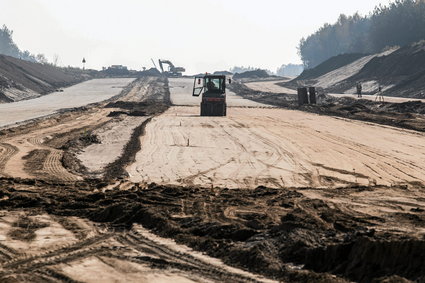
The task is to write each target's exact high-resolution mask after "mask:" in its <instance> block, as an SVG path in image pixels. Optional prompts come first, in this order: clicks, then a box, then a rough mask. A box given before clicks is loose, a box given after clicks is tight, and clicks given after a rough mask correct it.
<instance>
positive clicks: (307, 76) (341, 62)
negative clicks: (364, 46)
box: [294, 53, 366, 81]
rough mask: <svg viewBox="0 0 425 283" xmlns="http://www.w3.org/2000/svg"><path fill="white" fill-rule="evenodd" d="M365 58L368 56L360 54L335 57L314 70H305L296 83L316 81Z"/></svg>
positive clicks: (296, 79)
mask: <svg viewBox="0 0 425 283" xmlns="http://www.w3.org/2000/svg"><path fill="white" fill-rule="evenodd" d="M364 56H366V55H365V54H360V53H353V54H341V55H337V56H334V57H332V58H330V59H328V60H326V61H325V62H323V63H321V64H320V65H318V66H316V67H314V68H312V69H307V70H304V72H302V73H301V75H299V76H298V77H297V78H295V79H294V81H298V80H312V79H315V78H317V77H320V76H322V75H324V74H326V73H329V72H331V71H333V70H336V69H338V68H341V67H343V66H345V65H348V64H350V63H352V62H354V61H356V60H358V59H360V58H361V57H364Z"/></svg>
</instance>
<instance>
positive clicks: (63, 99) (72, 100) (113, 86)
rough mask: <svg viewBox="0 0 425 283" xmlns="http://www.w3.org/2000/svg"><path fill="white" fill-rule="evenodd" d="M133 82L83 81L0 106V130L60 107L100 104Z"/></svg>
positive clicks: (122, 79) (118, 79)
mask: <svg viewBox="0 0 425 283" xmlns="http://www.w3.org/2000/svg"><path fill="white" fill-rule="evenodd" d="M133 80H134V79H129V78H114V79H96V80H90V81H86V82H83V83H80V84H77V85H74V86H71V87H69V88H65V89H64V91H63V92H55V93H52V94H49V95H45V96H42V97H38V98H35V99H30V100H25V101H19V102H13V103H7V104H0V113H2V115H1V116H0V127H1V126H5V125H10V124H13V123H16V122H21V121H25V120H29V119H33V118H37V117H42V116H46V115H50V114H53V113H55V112H56V111H58V110H59V109H63V108H74V107H80V106H84V105H87V104H90V103H95V102H100V101H103V100H106V99H109V98H111V97H113V96H115V95H117V94H119V93H120V92H121V91H122V89H123V87H125V86H126V85H128V84H129V83H130V82H131V81H133Z"/></svg>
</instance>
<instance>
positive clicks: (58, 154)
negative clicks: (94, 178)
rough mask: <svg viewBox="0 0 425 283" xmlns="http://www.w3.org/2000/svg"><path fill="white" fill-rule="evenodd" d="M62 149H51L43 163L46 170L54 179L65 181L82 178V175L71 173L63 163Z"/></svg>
mask: <svg viewBox="0 0 425 283" xmlns="http://www.w3.org/2000/svg"><path fill="white" fill-rule="evenodd" d="M62 155H63V153H62V151H60V150H56V149H51V151H50V154H49V155H48V156H47V158H46V160H45V161H44V164H43V169H44V171H45V172H46V173H47V174H49V175H51V176H52V177H53V178H54V179H59V180H64V181H76V180H81V177H79V176H76V175H74V174H71V173H69V172H68V171H67V170H66V169H65V168H64V167H63V166H62V163H61V158H62Z"/></svg>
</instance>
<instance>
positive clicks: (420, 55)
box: [286, 41, 425, 98]
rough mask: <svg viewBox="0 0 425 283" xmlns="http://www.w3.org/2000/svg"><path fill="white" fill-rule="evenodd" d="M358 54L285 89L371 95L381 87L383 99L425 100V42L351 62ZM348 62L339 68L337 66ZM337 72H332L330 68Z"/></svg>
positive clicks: (329, 63)
mask: <svg viewBox="0 0 425 283" xmlns="http://www.w3.org/2000/svg"><path fill="white" fill-rule="evenodd" d="M356 56H358V54H345V55H339V56H335V57H333V58H331V59H329V60H327V61H325V62H324V63H322V64H321V65H319V66H317V67H316V68H313V69H310V70H307V71H305V72H304V73H303V74H301V75H300V76H299V77H298V78H296V79H295V80H293V81H291V82H289V83H287V84H286V86H291V87H297V86H301V85H315V86H317V87H322V88H324V89H325V90H326V91H328V92H333V93H355V92H356V88H355V86H356V84H357V83H358V82H360V83H362V86H363V89H362V90H363V92H364V93H366V94H374V93H376V92H377V91H378V87H379V86H381V87H382V90H383V92H384V95H388V96H400V97H412V98H413V97H414V98H425V41H421V42H418V43H415V44H412V45H409V46H404V47H401V48H393V49H389V50H387V51H384V52H382V53H379V54H374V55H367V56H363V57H360V58H359V59H357V60H355V61H352V62H351V63H349V62H350V60H349V59H352V58H355V57H356ZM345 61H346V62H347V64H346V65H343V66H338V65H339V64H338V63H344V62H345ZM332 66H335V67H336V68H334V69H332V68H331V67H332Z"/></svg>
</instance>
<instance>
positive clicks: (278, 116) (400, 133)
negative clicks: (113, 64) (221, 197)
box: [127, 107, 425, 188]
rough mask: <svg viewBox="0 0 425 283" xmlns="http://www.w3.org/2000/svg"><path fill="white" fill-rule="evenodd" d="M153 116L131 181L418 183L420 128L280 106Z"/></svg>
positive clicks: (423, 159)
mask: <svg viewBox="0 0 425 283" xmlns="http://www.w3.org/2000/svg"><path fill="white" fill-rule="evenodd" d="M197 113H198V108H196V107H172V108H170V109H169V110H168V111H167V112H166V113H164V114H163V115H161V116H159V117H156V118H154V119H153V120H152V121H151V123H150V124H148V125H147V127H146V134H145V136H143V137H142V138H141V144H142V145H143V146H142V149H141V151H140V152H138V153H137V155H136V161H135V162H134V164H132V165H131V166H129V167H128V168H127V171H128V173H129V175H130V178H131V180H132V181H137V182H147V183H149V182H156V183H161V184H166V183H171V184H187V185H193V184H196V185H204V186H223V187H229V188H241V187H245V188H255V187H257V186H260V185H263V186H269V187H287V186H314V187H328V186H331V187H334V186H342V185H351V184H363V185H368V184H383V185H392V184H399V183H410V182H420V183H424V182H425V174H424V169H425V168H424V166H425V144H424V143H423V140H424V134H422V133H417V132H413V131H408V130H401V129H396V128H392V127H386V126H381V125H376V124H372V123H366V122H360V121H353V120H347V119H341V118H334V117H326V116H319V115H315V114H310V113H305V112H300V111H292V110H283V109H261V108H255V109H240V108H230V109H229V110H228V116H227V117H199V116H198V114H197Z"/></svg>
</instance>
